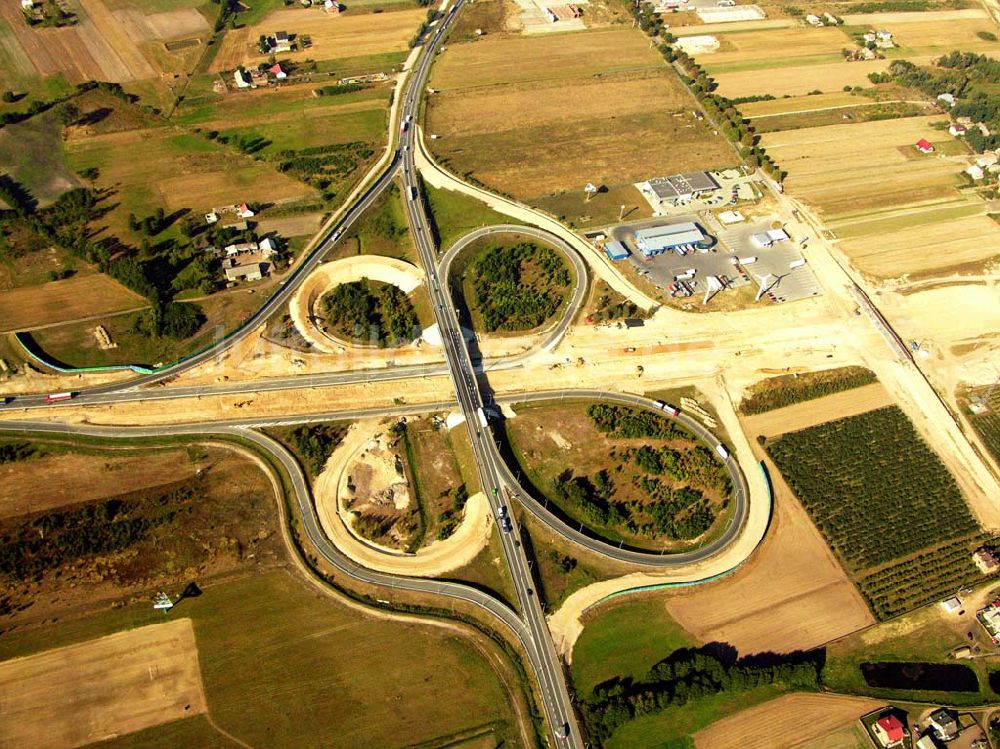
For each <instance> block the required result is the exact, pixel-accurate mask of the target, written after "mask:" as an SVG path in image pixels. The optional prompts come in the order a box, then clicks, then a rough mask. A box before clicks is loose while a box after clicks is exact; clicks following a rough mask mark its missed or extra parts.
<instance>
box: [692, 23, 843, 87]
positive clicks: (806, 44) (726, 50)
mask: <svg viewBox="0 0 1000 749" xmlns="http://www.w3.org/2000/svg"><path fill="white" fill-rule="evenodd" d="M719 39H720V41H721V42H722V49H721V50H720V51H719V52H713V53H710V54H706V55H704V56H700V55H699V57H698V62H699V63H701V64H702V65H704V66H705V70H706V72H707V73H709V75H714V74H715V73H716V72H719V73H722V72H724V71H726V70H730V71H732V72H736V71H739V70H755V69H759V68H770V67H772V66H774V65H775V63H776V60H775V56H774V50H775V49H780V50H781V65H782V66H784V65H792V64H806V63H809V62H840V61H841V54H840V50H842V49H843V48H844V46H845V45H846V44H847V43H848V41H849V40H848V37H847V36H846V35H845V34H844V32H843V31H841V30H840V29H839V28H836V27H834V26H825V27H823V28H811V27H810V28H802V27H796V28H791V29H766V30H763V31H745V32H741V33H738V34H730V35H721V36H720V37H719ZM793 61H794V62H793Z"/></svg>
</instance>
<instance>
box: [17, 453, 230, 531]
mask: <svg viewBox="0 0 1000 749" xmlns="http://www.w3.org/2000/svg"><path fill="white" fill-rule="evenodd" d="M216 457H223V455H222V454H214V455H213V458H216ZM211 462H214V461H213V460H207V459H206V460H205V461H201V462H192V461H190V460H189V459H188V454H187V453H186V451H184V450H163V451H155V452H154V451H143V453H142V454H141V455H137V456H128V455H107V454H105V455H102V456H101V457H100V458H95V457H94V456H93V455H86V454H82V453H67V454H65V455H50V456H45V457H41V458H35V459H33V460H32V461H31V463H30V465H29V467H28V468H27V469H26V467H25V465H24V464H21V463H16V462H14V463H7V464H2V465H0V518H6V517H16V516H18V515H26V514H28V513H34V512H41V511H43V510H49V509H52V508H53V507H63V506H65V505H68V504H74V503H77V502H89V501H90V500H92V499H101V498H104V497H114V496H119V495H122V494H127V493H129V492H134V491H137V490H140V489H147V488H150V487H154V486H161V485H164V484H171V483H174V482H177V481H184V480H185V479H189V478H192V477H193V476H194V475H195V474H196V473H197V472H198V470H199V469H201V468H204V467H206V466H207V465H209V464H210V463H211ZM43 477H44V480H42V479H43Z"/></svg>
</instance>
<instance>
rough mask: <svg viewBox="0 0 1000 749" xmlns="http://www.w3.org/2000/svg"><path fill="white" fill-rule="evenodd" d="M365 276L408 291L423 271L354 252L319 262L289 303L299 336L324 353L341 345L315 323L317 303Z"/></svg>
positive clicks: (401, 262) (332, 351) (411, 264)
mask: <svg viewBox="0 0 1000 749" xmlns="http://www.w3.org/2000/svg"><path fill="white" fill-rule="evenodd" d="M366 278H367V279H368V280H369V281H381V282H382V283H387V284H392V285H393V286H397V287H398V288H399V289H400V290H401V291H402V292H403V293H404V294H409V293H411V292H412V291H414V290H416V289H417V287H419V286H420V285H421V284H422V283H423V282H424V273H423V271H422V270H420V268H418V267H417V266H415V265H414V264H413V263H408V262H406V261H405V260H399V259H397V258H392V257H382V256H380V255H355V256H354V257H348V258H344V259H343V260H334V261H333V262H330V263H324V264H323V265H320V266H319V267H318V268H316V270H314V271H313V272H312V273H311V274H309V277H308V278H307V279H306V280H305V281H304V282H303V283H302V285H301V286H299V288H298V289H297V290H296V291H295V294H293V295H292V299H291V302H289V305H288V310H289V313H290V314H291V317H292V322H294V323H295V327H296V329H298V331H299V332H300V333H301V334H302V337H303V338H305V339H306V340H307V341H309V342H310V343H311V344H312V345H313V346H315V347H316V348H317V349H319V350H320V351H325V352H327V353H336V352H337V351H339V350H340V349H341V348H343V347H344V343H343V342H342V341H339V340H337V339H336V338H334V337H332V336H330V335H328V334H326V333H325V332H323V331H322V330H320V328H319V326H318V325H317V323H316V319H317V314H318V313H317V309H316V304H317V303H318V302H319V300H320V298H321V297H322V296H323V295H324V294H325V293H326V292H328V291H330V290H331V289H333V288H334V287H336V286H339V285H341V284H345V283H353V282H355V281H361V280H362V279H366Z"/></svg>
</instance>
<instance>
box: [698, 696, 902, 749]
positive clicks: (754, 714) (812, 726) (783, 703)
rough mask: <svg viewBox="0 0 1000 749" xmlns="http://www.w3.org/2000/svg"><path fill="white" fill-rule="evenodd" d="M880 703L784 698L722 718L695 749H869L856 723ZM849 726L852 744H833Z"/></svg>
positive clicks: (856, 699)
mask: <svg viewBox="0 0 1000 749" xmlns="http://www.w3.org/2000/svg"><path fill="white" fill-rule="evenodd" d="M882 704H883V703H881V702H879V701H877V700H869V699H863V698H859V697H843V696H840V695H833V694H786V695H784V696H782V697H778V698H777V699H775V700H771V701H770V702H765V703H763V704H762V705H757V706H756V707H752V708H750V709H749V710H742V711H740V712H738V713H736V714H735V715H730V716H729V717H726V718H723V719H722V720H720V721H717V722H715V723H713V724H712V725H710V726H708V728H703V729H701V730H700V731H698V732H697V733H696V734H695V735H694V736H692V739H693V740H694V746H695V749H741V748H742V747H746V746H766V747H768V748H769V749H795V748H796V747H800V746H822V747H824V749H834V747H836V749H841V747H845V748H847V747H849V748H850V749H867V747H868V746H869V744H868V740H867V739H866V737H865V734H864V731H863V729H862V728H861V726H860V724H859V723H858V722H857V719H858V718H860V717H861V716H862V715H864V714H865V713H868V712H871V711H872V710H874V709H876V708H878V707H881V706H882ZM845 728H846V729H848V730H847V731H846V732H845V733H848V734H849V735H850V736H852V737H853V741H847V742H846V743H843V744H836V743H834V742H833V741H831V739H834V740H836V739H837V737H838V736H839V735H840V734H841V733H842V732H844V729H845Z"/></svg>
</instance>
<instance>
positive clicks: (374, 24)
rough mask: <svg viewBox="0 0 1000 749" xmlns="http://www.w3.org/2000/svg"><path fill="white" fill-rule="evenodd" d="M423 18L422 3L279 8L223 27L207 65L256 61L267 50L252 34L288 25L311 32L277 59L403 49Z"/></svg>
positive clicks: (296, 30) (299, 32)
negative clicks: (370, 10)
mask: <svg viewBox="0 0 1000 749" xmlns="http://www.w3.org/2000/svg"><path fill="white" fill-rule="evenodd" d="M426 18H427V11H426V10H424V9H422V8H413V9H410V10H397V11H393V12H391V13H378V14H364V15H357V16H352V15H345V16H330V15H327V14H325V13H321V12H308V13H303V12H302V11H301V10H279V11H275V12H274V13H271V14H270V15H268V16H267V17H266V18H265V19H264V20H263V21H261V22H260V23H259V24H257V25H255V26H247V27H245V28H241V29H235V30H233V31H229V32H227V33H226V35H225V37H224V38H223V40H222V46H221V48H220V49H219V53H218V55H216V58H215V60H214V61H213V63H212V65H211V67H210V68H209V70H210V71H211V72H219V71H222V70H233V69H234V68H236V67H237V66H239V65H257V64H258V63H260V62H264V61H265V60H266V59H267V58H266V56H264V55H262V54H260V50H259V49H258V48H257V40H258V38H259V37H260V35H261V34H266V35H271V34H274V32H275V31H277V30H279V29H287V30H288V31H289V33H293V34H297V35H298V36H309V37H312V46H311V47H310V48H309V49H303V50H299V51H297V52H289V53H283V54H282V55H281V57H282V59H288V60H292V61H300V60H305V59H312V60H331V59H335V58H341V57H361V56H363V55H376V54H379V53H382V52H403V51H405V50H406V49H407V46H408V42H409V40H410V39H411V38H412V37H413V35H414V33H416V31H417V29H418V28H419V26H420V23H421V21H424V20H425V19H426Z"/></svg>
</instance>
